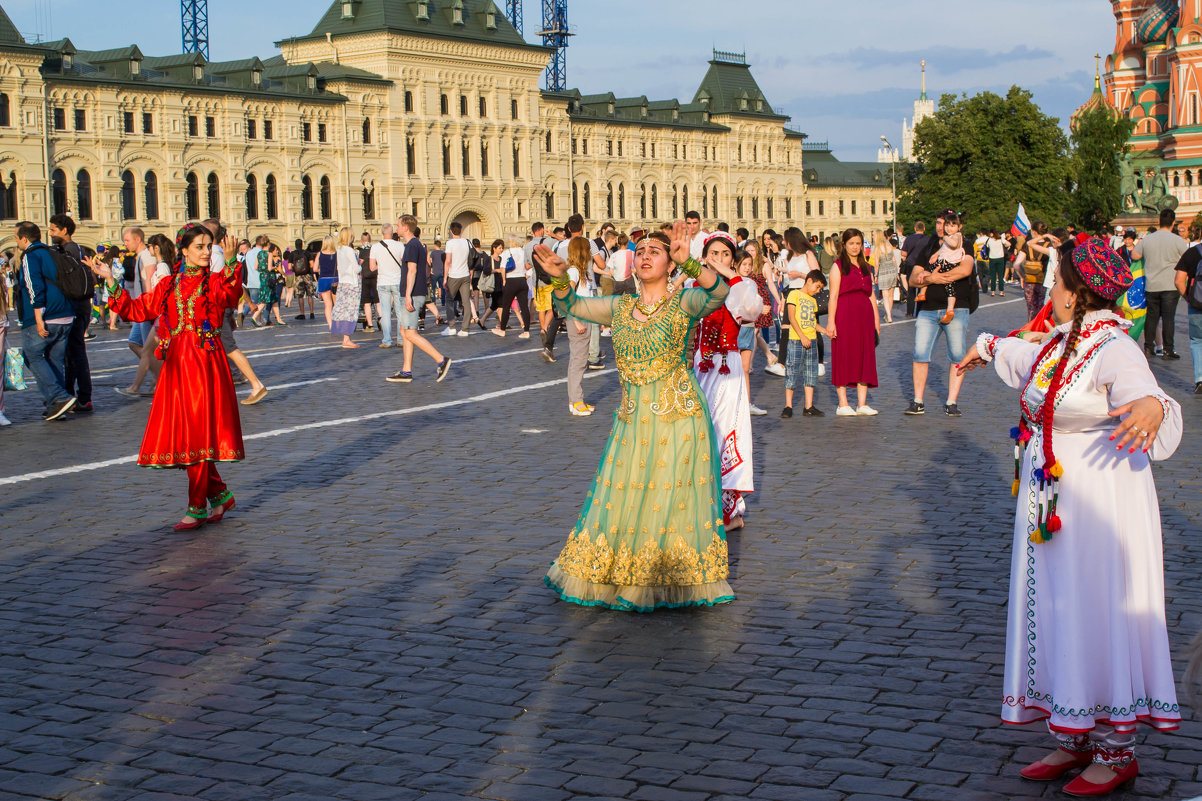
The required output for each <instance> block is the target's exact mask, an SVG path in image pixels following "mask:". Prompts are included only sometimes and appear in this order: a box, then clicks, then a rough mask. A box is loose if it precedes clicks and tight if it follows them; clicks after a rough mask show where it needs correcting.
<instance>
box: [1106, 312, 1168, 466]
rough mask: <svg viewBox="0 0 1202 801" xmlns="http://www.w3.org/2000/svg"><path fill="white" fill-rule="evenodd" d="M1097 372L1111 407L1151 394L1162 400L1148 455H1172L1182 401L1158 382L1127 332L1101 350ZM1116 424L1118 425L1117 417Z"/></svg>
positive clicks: (1160, 456)
mask: <svg viewBox="0 0 1202 801" xmlns="http://www.w3.org/2000/svg"><path fill="white" fill-rule="evenodd" d="M1094 376H1095V378H1094V382H1095V388H1096V389H1099V390H1105V391H1106V393H1107V400H1108V403H1109V404H1110V410H1111V411H1114V410H1115V409H1120V408H1122V407H1123V406H1126V405H1127V404H1128V403H1131V402H1132V401H1137V400H1139V399H1140V398H1146V397H1149V396H1150V397H1153V398H1155V399H1156V400H1158V401H1159V402H1160V408H1161V409H1162V410H1163V411H1164V420H1163V421H1162V422H1161V423H1160V430H1159V431H1157V433H1156V440H1155V441H1154V442H1153V443H1152V448H1151V450H1150V451H1149V452H1148V458H1149V459H1151V460H1152V461H1154V462H1159V461H1161V460H1163V459H1167V458H1169V457H1170V456H1172V455H1173V452H1174V451H1176V450H1177V446H1178V445H1180V444H1181V435H1182V421H1181V404H1179V403H1177V401H1175V400H1173V399H1172V398H1171V397H1169V396H1168V394H1167V393H1165V391H1164V390H1162V389H1161V388H1160V385H1159V384H1157V383H1156V376H1154V375H1152V370H1151V368H1149V367H1148V360H1147V358H1146V357H1145V356H1144V355H1143V353H1142V352H1141V350H1140V346H1139V344H1138V343H1137V342H1136V341H1135V340H1134V339H1132V338H1131V337H1129V336H1127V335H1126V334H1123V335H1122V336H1115V338H1114V341H1113V342H1111V343H1109V344H1107V345H1106V347H1104V348H1102V352H1101V353H1099V354H1098V369H1097V371H1096V372H1095V374H1094ZM1115 425H1116V426H1117V425H1118V421H1117V420H1116V421H1115Z"/></svg>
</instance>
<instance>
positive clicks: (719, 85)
mask: <svg viewBox="0 0 1202 801" xmlns="http://www.w3.org/2000/svg"><path fill="white" fill-rule="evenodd" d="M693 102H694V103H701V102H705V103H706V104H707V105H708V107H709V110H710V113H711V114H740V115H750V116H755V117H778V118H781V115H778V114H777V113H776V112H775V111H773V110H772V106H771V104H769V103H768V98H766V97H764V93H763V91H761V89H760V85H759V84H758V83H756V81H755V77H754V76H753V75H752V74H751V67H750V66H749V65H748V64H747V59H746V57H744V56H743V55H742V54H738V53H720V52H718V51H714V58H713V60H712V61H710V68H709V71H708V72H706V73H705V78H703V79H702V81H701V86H700V87H699V88H698V89H697V94H695V95H694V96H693ZM782 119H783V118H782Z"/></svg>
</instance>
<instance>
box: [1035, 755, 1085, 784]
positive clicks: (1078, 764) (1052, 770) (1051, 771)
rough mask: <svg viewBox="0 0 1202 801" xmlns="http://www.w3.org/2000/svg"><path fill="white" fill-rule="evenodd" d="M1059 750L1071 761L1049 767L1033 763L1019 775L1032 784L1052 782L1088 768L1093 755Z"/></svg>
mask: <svg viewBox="0 0 1202 801" xmlns="http://www.w3.org/2000/svg"><path fill="white" fill-rule="evenodd" d="M1060 750H1061V751H1063V752H1064V753H1066V754H1068V755H1069V756H1071V757H1072V759H1070V760H1069V761H1068V762H1061V763H1060V764H1059V765H1049V764H1048V763H1046V762H1033V763H1031V764H1030V765H1027V766H1026V767H1025V768H1023V769H1022V770H1020V771H1019V775H1020V776H1022V777H1023V778H1024V779H1030V780H1031V781H1033V782H1052V781H1056V779H1059V778H1060V777H1061V776H1063V775H1064V774H1066V773H1068V772H1069V771H1070V770H1073V769H1075V768H1085V767H1089V763H1090V762H1092V761H1093V754H1092V753H1090V752H1089V751H1086V752H1084V753H1081V752H1078V751H1069V750H1068V749H1066V748H1061V749H1060Z"/></svg>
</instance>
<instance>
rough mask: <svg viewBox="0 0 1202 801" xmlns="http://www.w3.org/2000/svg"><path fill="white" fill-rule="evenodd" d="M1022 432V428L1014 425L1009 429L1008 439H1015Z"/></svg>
mask: <svg viewBox="0 0 1202 801" xmlns="http://www.w3.org/2000/svg"><path fill="white" fill-rule="evenodd" d="M1022 433H1023V431H1022V429H1021V428H1019V427H1018V426H1015V427H1014V428H1012V429H1010V439H1013V440H1017V439H1018V438H1019V437H1021V436H1022Z"/></svg>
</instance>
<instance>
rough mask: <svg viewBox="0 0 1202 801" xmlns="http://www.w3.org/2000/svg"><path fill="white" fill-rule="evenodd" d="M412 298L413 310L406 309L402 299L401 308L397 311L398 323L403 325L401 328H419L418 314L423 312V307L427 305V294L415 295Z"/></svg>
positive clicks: (411, 329)
mask: <svg viewBox="0 0 1202 801" xmlns="http://www.w3.org/2000/svg"><path fill="white" fill-rule="evenodd" d="M412 300H413V311H409V310H408V309H406V308H405V302H404V300H403V299H402V301H401V310H400V311H399V312H397V317H396V319H397V325H399V326H400V327H401V330H406V329H407V330H410V331H415V330H417V323H418V315H419V314H420V313H421V310H422V307H423V306H425V305H426V296H425V295H413V296H412Z"/></svg>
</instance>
